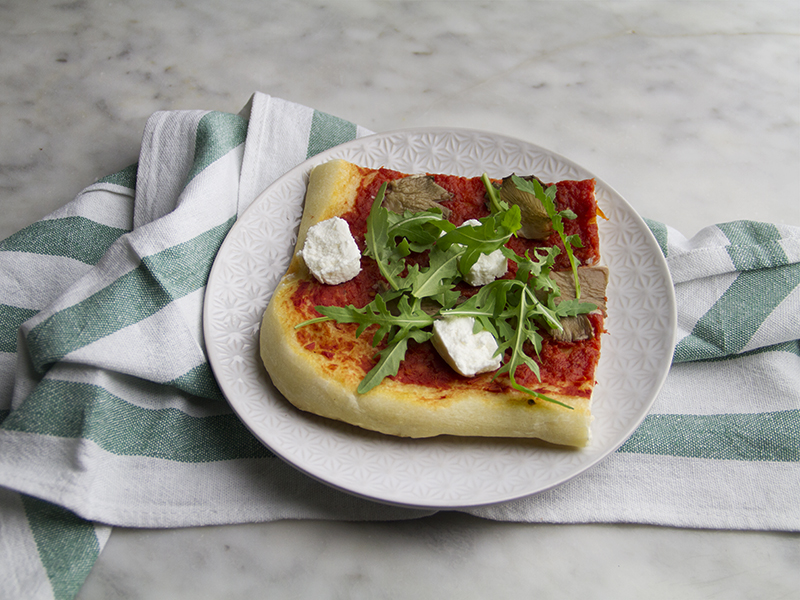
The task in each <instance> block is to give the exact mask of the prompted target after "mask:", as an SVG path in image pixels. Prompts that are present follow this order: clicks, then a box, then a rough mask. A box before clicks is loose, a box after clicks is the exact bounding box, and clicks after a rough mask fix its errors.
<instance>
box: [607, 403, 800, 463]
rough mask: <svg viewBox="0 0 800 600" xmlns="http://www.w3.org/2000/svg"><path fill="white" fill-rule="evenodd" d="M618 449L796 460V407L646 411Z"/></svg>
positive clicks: (799, 427) (799, 422)
mask: <svg viewBox="0 0 800 600" xmlns="http://www.w3.org/2000/svg"><path fill="white" fill-rule="evenodd" d="M619 452H628V453H634V454H657V455H664V456H678V457H685V458H707V459H713V460H746V461H769V462H800V410H787V411H781V412H771V413H757V414H729V415H649V416H647V417H646V418H645V420H644V422H643V423H642V424H641V426H640V427H639V428H638V429H637V430H636V431H635V432H634V434H633V435H632V436H631V437H630V438H629V439H628V441H626V442H625V443H624V444H623V445H622V447H621V448H620V449H619Z"/></svg>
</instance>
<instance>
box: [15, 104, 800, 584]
mask: <svg viewBox="0 0 800 600" xmlns="http://www.w3.org/2000/svg"><path fill="white" fill-rule="evenodd" d="M368 133H370V132H368V131H367V130H364V129H362V128H360V127H358V126H356V125H353V124H351V123H349V122H346V121H343V120H341V119H338V118H336V117H333V116H330V115H327V114H324V113H321V112H318V111H315V110H313V109H311V108H307V107H304V106H300V105H297V104H293V103H291V102H287V101H283V100H280V99H278V98H273V97H270V96H267V95H264V94H256V95H254V96H253V98H252V99H251V101H250V102H249V103H248V106H247V107H246V109H245V110H244V111H243V112H242V114H240V115H233V114H227V113H219V112H207V111H177V112H161V113H156V114H154V115H153V116H152V117H151V118H150V119H149V120H148V123H147V125H146V128H145V132H144V136H143V143H142V148H141V153H140V158H139V161H138V163H137V164H136V165H134V166H132V167H130V168H128V169H125V170H123V171H120V172H119V173H116V174H114V175H112V176H110V177H107V178H105V179H102V180H100V181H98V182H96V183H95V184H93V185H91V186H89V187H88V188H86V189H85V190H84V191H82V192H81V193H80V194H79V195H78V196H77V198H75V199H74V200H73V201H72V202H70V203H69V204H67V205H66V206H65V207H64V208H62V209H61V210H59V211H57V212H56V213H54V214H52V215H50V216H48V217H47V218H45V219H44V220H42V221H40V222H38V223H35V224H34V225H31V226H30V227H28V228H26V229H24V230H22V231H20V232H18V233H17V234H15V235H13V236H11V237H10V238H8V239H7V240H5V241H3V242H2V243H0V486H2V487H0V512H1V515H2V516H0V560H1V561H2V565H3V567H1V568H0V569H2V571H1V573H2V576H1V577H0V597H8V598H17V597H25V598H53V597H54V598H72V597H74V595H75V594H76V593H77V592H78V590H79V589H80V586H81V585H82V583H83V581H84V579H85V577H86V575H87V574H88V572H89V570H90V569H91V567H92V565H93V564H94V561H95V560H96V558H97V556H98V555H99V553H100V551H101V550H102V548H103V545H104V543H105V542H106V540H107V539H108V536H109V534H110V531H111V527H112V526H131V527H185V526H192V525H210V524H226V523H247V522H259V521H270V520H277V519H285V518H316V519H343V520H345V519H346V520H376V519H402V518H412V517H418V516H421V515H424V514H429V513H430V512H431V511H422V510H412V509H404V508H397V507H390V506H385V505H382V504H377V503H372V502H370V501H367V500H363V499H360V498H356V497H353V496H350V495H348V494H345V493H342V492H339V491H336V490H334V489H331V488H329V487H327V486H325V485H323V484H320V483H318V482H316V481H312V480H311V479H309V478H308V477H306V476H305V475H302V474H300V473H299V472H297V471H295V470H294V469H292V468H291V467H289V466H288V465H286V464H285V463H284V462H283V461H281V460H279V459H277V458H276V457H274V455H273V454H272V453H271V452H269V451H268V450H267V449H266V448H265V447H264V446H263V445H261V444H260V443H259V442H258V441H257V440H255V439H254V438H253V437H252V435H251V434H250V433H249V432H248V430H247V429H246V428H245V427H244V425H242V423H241V422H240V421H239V420H238V419H237V418H236V416H235V415H234V414H233V413H232V411H231V409H230V408H229V406H228V404H227V403H226V402H225V400H224V398H223V397H222V395H221V393H220V391H219V388H218V387H217V385H216V383H215V381H214V378H213V376H212V373H211V370H210V367H209V364H208V361H207V358H206V354H205V352H204V346H203V338H202V334H201V320H202V301H203V292H204V288H205V284H206V280H207V277H208V273H209V269H210V267H211V264H212V262H213V260H214V256H215V253H216V251H217V249H218V248H219V246H220V244H221V243H222V241H223V239H224V237H225V235H226V233H227V232H228V230H229V229H230V227H231V226H232V224H233V223H234V221H235V220H236V218H237V216H238V215H241V214H242V211H243V210H245V209H246V208H247V206H249V204H250V203H251V202H252V201H253V200H254V199H255V197H256V196H257V194H258V193H259V192H261V191H262V190H263V189H264V188H265V187H266V186H267V185H269V183H271V182H272V181H274V180H275V179H276V178H277V177H279V176H280V175H281V174H283V173H284V172H286V171H287V170H289V169H290V168H292V167H293V166H295V165H297V164H299V163H300V162H302V161H303V160H305V159H306V158H307V157H309V156H313V155H315V154H317V153H318V152H321V151H322V150H325V149H327V148H329V147H332V146H334V145H336V144H339V143H341V142H344V141H348V140H350V139H353V138H355V137H358V136H361V135H366V134H368ZM649 225H650V227H651V229H652V230H653V232H654V234H655V235H656V238H657V239H658V240H659V242H660V244H661V246H662V249H663V251H664V253H665V255H666V256H667V260H668V262H669V266H670V270H671V272H672V274H673V278H674V282H675V288H676V293H677V297H678V302H679V326H680V332H679V343H678V346H677V349H676V352H675V364H674V365H673V368H672V370H671V372H670V375H669V377H668V379H667V382H666V384H665V386H664V388H663V391H662V393H661V395H660V396H659V398H658V399H657V401H656V405H655V407H654V409H653V412H652V414H651V415H650V416H648V417H647V418H646V420H645V421H644V423H643V424H642V426H641V427H640V428H639V429H638V430H637V431H636V432H635V434H634V435H633V436H632V437H631V438H630V439H629V440H628V441H627V442H626V443H625V444H624V445H623V446H622V447H621V448H620V450H619V451H618V452H616V453H614V454H613V455H612V456H610V457H609V458H608V459H606V460H604V461H603V462H602V463H601V464H600V465H598V466H597V467H595V468H593V469H591V470H589V471H588V472H586V473H584V474H583V475H581V476H580V477H577V478H575V479H573V480H572V481H570V482H568V483H567V484H565V485H563V486H560V487H558V488H556V489H553V490H550V491H547V492H544V493H542V494H539V495H537V496H535V497H533V498H526V499H522V500H519V501H516V502H510V503H507V504H502V505H499V506H491V507H482V508H474V509H469V512H471V513H472V514H475V515H479V516H483V517H486V518H491V519H503V520H513V521H525V522H557V523H586V522H629V523H651V524H661V525H672V526H685V527H703V528H732V529H771V530H786V531H797V530H800V511H798V509H797V504H796V499H797V498H798V497H799V496H800V468H799V467H798V461H800V450H799V448H800V392H799V391H798V390H800V316H799V315H800V228H797V227H782V226H776V225H770V224H765V223H755V222H737V223H728V224H722V225H718V226H715V227H709V228H707V229H705V230H703V231H702V232H701V233H700V234H698V235H697V236H695V237H694V238H692V239H691V240H687V239H685V238H683V237H682V236H681V235H680V234H679V233H677V232H676V231H674V230H672V229H670V228H668V227H666V226H664V225H661V224H659V223H649Z"/></svg>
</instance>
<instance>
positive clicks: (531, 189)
mask: <svg viewBox="0 0 800 600" xmlns="http://www.w3.org/2000/svg"><path fill="white" fill-rule="evenodd" d="M511 180H512V181H513V182H514V185H516V186H517V188H518V189H520V190H522V191H523V192H528V193H529V194H533V195H534V196H536V198H538V199H539V201H541V203H542V205H543V206H544V209H545V210H546V211H547V216H548V217H550V220H551V221H552V222H553V229H554V230H555V231H556V232H557V233H558V236H559V237H560V238H561V242H562V243H563V244H564V249H565V250H566V252H567V258H568V259H569V266H570V268H571V269H572V277H573V279H574V281H575V298H576V299H580V297H581V283H580V281H579V280H578V265H577V263H576V262H575V253H574V252H573V248H583V242H582V241H581V237H580V236H579V235H566V234H565V233H564V219H568V220H573V219H577V218H578V215H576V214H575V213H574V212H573V211H571V210H570V209H568V208H567V209H564V210H562V211H558V210H556V203H555V198H556V186H555V185H550V186H548V187H547V189H545V188H544V187H543V186H542V184H541V183H539V182H538V181H537V180H536V179H532V180H531V181H528V180H526V179H523V178H522V177H519V176H517V175H512V176H511Z"/></svg>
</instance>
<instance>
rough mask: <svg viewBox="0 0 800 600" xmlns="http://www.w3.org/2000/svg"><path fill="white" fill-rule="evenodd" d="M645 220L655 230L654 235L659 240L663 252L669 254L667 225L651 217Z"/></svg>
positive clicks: (665, 254) (651, 229)
mask: <svg viewBox="0 0 800 600" xmlns="http://www.w3.org/2000/svg"><path fill="white" fill-rule="evenodd" d="M644 222H645V223H646V224H647V226H648V227H649V228H650V231H652V232H653V235H654V236H655V238H656V241H657V242H658V247H659V248H661V254H663V255H664V256H667V254H668V252H669V250H668V245H667V239H668V237H669V236H668V234H667V226H666V225H664V224H663V223H659V222H658V221H653V220H651V219H645V220H644Z"/></svg>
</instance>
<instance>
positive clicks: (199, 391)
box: [167, 363, 225, 401]
mask: <svg viewBox="0 0 800 600" xmlns="http://www.w3.org/2000/svg"><path fill="white" fill-rule="evenodd" d="M167 385H169V386H172V387H175V388H178V389H179V390H182V391H184V392H187V393H189V394H191V395H192V396H200V397H201V398H208V399H209V400H223V401H224V400H225V396H223V395H222V391H221V390H220V389H219V386H218V385H217V380H216V379H215V378H214V374H213V372H212V371H211V367H210V366H209V365H208V363H202V364H200V365H197V366H196V367H195V368H194V369H192V370H191V371H189V372H188V373H184V374H183V375H181V376H180V377H177V378H175V379H173V380H172V381H170V382H168V383H167Z"/></svg>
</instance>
